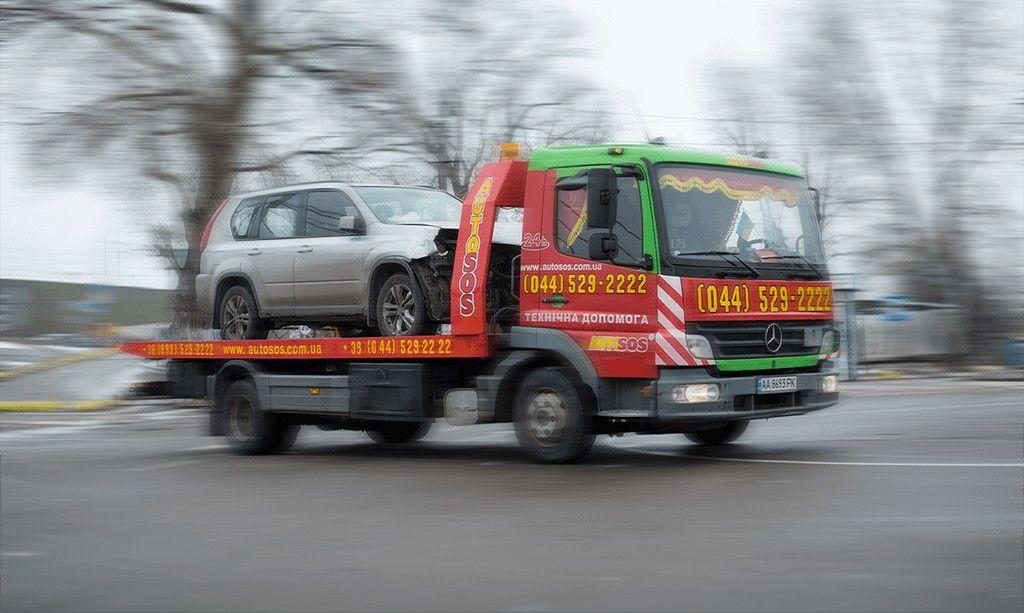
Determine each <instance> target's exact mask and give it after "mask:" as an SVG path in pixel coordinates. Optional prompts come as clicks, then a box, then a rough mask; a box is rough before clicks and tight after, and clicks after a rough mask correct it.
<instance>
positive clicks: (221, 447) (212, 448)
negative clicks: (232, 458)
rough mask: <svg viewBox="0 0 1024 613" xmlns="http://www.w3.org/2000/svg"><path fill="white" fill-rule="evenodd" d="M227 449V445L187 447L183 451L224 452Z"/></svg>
mask: <svg viewBox="0 0 1024 613" xmlns="http://www.w3.org/2000/svg"><path fill="white" fill-rule="evenodd" d="M227 449H228V446H227V445H202V446H200V447H189V448H188V449H185V450H184V451H224V450H227Z"/></svg>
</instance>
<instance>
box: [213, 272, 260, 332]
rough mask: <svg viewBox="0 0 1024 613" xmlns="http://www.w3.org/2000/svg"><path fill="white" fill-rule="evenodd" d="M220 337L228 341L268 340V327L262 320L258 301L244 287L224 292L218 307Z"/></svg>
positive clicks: (234, 287) (238, 286) (240, 286)
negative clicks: (257, 304)
mask: <svg viewBox="0 0 1024 613" xmlns="http://www.w3.org/2000/svg"><path fill="white" fill-rule="evenodd" d="M217 313H218V315H219V322H220V337H221V338H222V339H224V340H226V341H242V340H251V339H260V338H267V325H266V323H265V322H264V321H263V320H262V319H260V316H259V309H258V307H257V306H256V299H255V298H253V297H252V294H251V293H250V292H249V290H248V289H247V288H246V287H244V286H242V285H235V286H233V287H231V288H229V289H228V291H226V292H224V295H223V296H221V299H220V304H218V305H217Z"/></svg>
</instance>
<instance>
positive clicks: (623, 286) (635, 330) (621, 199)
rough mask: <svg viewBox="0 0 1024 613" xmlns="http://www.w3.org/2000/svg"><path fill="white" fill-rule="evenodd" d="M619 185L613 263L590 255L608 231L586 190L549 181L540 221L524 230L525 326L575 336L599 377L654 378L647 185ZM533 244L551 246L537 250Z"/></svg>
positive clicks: (625, 181) (624, 179)
mask: <svg viewBox="0 0 1024 613" xmlns="http://www.w3.org/2000/svg"><path fill="white" fill-rule="evenodd" d="M579 170H580V169H576V168H574V169H568V170H566V171H563V172H560V173H559V174H560V175H562V176H571V175H573V174H576V173H577V171H579ZM617 184H618V188H619V193H618V206H617V209H618V211H617V216H616V222H615V225H614V227H613V228H612V231H613V232H614V234H615V236H616V238H617V240H618V253H617V254H616V255H615V256H614V257H613V258H611V259H610V260H608V259H592V258H591V257H590V247H589V241H590V237H591V235H593V234H595V233H598V232H606V230H602V229H595V228H590V227H589V226H588V225H587V215H586V202H587V190H586V188H583V189H577V190H573V191H565V190H558V189H557V188H556V186H555V182H554V181H553V180H551V178H550V177H549V180H548V181H545V184H544V192H545V193H544V206H543V208H542V214H541V219H540V220H539V221H540V223H539V224H537V225H534V224H531V223H529V221H530V220H527V222H528V223H527V224H526V229H525V233H524V242H523V250H524V255H523V260H522V280H521V287H522V298H523V300H522V306H523V309H522V321H523V323H524V324H525V325H529V326H538V327H552V328H558V329H560V330H564V331H565V332H567V333H568V334H570V335H571V336H572V337H573V338H574V339H575V340H576V341H577V342H578V343H579V344H580V345H581V347H582V348H583V349H584V350H586V351H587V352H588V353H589V354H590V355H591V357H592V359H593V360H594V363H595V365H596V366H597V367H598V371H599V374H612V375H618V376H649V374H650V368H651V365H653V357H652V356H653V342H652V340H653V333H654V331H655V330H656V319H657V318H656V315H655V297H656V293H657V284H656V276H655V275H654V274H652V273H651V272H650V271H649V270H648V267H649V260H647V259H646V258H645V255H647V254H649V253H650V252H652V251H653V250H654V246H653V245H646V244H645V239H644V218H645V213H644V211H645V208H647V207H646V206H645V201H646V197H645V196H644V195H643V194H644V191H645V190H646V186H645V184H644V179H640V178H637V177H633V176H620V177H619V178H618V181H617ZM538 227H539V228H540V232H539V233H534V230H535V229H537V228H538ZM548 237H550V238H548ZM527 239H529V240H527ZM545 243H547V244H545ZM532 245H543V246H544V248H543V249H542V250H537V251H534V252H531V251H530V246H532ZM648 362H650V364H648ZM602 370H603V371H605V372H604V373H602V372H601V371H602Z"/></svg>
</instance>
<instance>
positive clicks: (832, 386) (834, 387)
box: [821, 375, 839, 394]
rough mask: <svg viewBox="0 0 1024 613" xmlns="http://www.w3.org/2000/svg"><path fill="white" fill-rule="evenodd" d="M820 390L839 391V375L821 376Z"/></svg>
mask: <svg viewBox="0 0 1024 613" xmlns="http://www.w3.org/2000/svg"><path fill="white" fill-rule="evenodd" d="M821 391H822V392H824V393H826V394H835V393H836V392H838V391H839V375H825V376H824V377H822V378H821Z"/></svg>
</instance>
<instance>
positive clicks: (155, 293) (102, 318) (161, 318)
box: [0, 279, 173, 337]
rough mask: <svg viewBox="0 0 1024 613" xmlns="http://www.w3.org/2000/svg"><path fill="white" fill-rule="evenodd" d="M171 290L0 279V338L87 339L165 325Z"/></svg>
mask: <svg viewBox="0 0 1024 613" xmlns="http://www.w3.org/2000/svg"><path fill="white" fill-rule="evenodd" d="M172 296H173V292H172V291H171V290H160V289H151V288H145V287H121V286H116V285H96V284H84V283H57V282H52V281H32V280H25V279H0V334H3V335H4V336H7V337H11V336H35V335H39V334H53V333H73V334H83V335H90V334H95V333H96V332H97V331H98V330H101V329H103V328H104V327H106V326H133V325H140V324H149V323H159V322H166V321H169V320H170V305H171V297H172Z"/></svg>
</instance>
